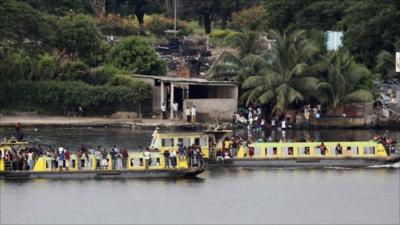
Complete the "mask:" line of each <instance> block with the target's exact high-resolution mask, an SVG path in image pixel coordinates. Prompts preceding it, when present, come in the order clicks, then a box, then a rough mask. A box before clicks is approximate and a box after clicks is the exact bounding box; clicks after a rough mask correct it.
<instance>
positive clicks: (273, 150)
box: [272, 147, 278, 155]
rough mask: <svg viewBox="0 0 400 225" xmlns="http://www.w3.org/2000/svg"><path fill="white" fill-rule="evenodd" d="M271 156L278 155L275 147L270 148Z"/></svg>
mask: <svg viewBox="0 0 400 225" xmlns="http://www.w3.org/2000/svg"><path fill="white" fill-rule="evenodd" d="M272 154H273V155H278V148H277V147H273V148H272Z"/></svg>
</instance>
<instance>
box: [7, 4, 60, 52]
mask: <svg viewBox="0 0 400 225" xmlns="http://www.w3.org/2000/svg"><path fill="white" fill-rule="evenodd" d="M0 21H1V23H0V48H1V47H2V45H3V44H4V42H12V43H13V44H14V43H15V44H17V45H19V46H21V45H23V44H24V41H25V42H26V41H29V42H31V45H39V43H40V44H43V45H46V44H48V43H51V42H52V36H53V30H52V27H51V26H50V25H49V23H48V21H47V18H46V17H45V15H43V14H41V13H40V12H38V11H36V10H35V9H33V8H32V7H31V6H29V5H28V4H26V3H24V2H20V1H15V0H2V1H0Z"/></svg>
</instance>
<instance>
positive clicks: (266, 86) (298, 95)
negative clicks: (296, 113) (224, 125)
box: [241, 30, 319, 115]
mask: <svg viewBox="0 0 400 225" xmlns="http://www.w3.org/2000/svg"><path fill="white" fill-rule="evenodd" d="M270 34H271V37H272V38H273V39H275V40H276V42H275V43H274V47H273V48H272V49H271V51H270V52H268V54H267V55H266V56H265V57H266V61H267V63H265V64H263V65H264V68H262V70H260V73H259V74H256V75H255V76H250V77H248V78H246V80H245V81H244V83H243V85H242V86H243V88H244V89H245V90H246V91H245V92H244V94H243V95H242V96H241V99H242V100H244V101H245V102H246V105H250V104H272V105H273V107H272V108H273V110H272V112H273V114H275V115H280V114H282V113H285V112H286V110H287V108H288V107H289V105H291V104H294V103H296V102H299V101H303V100H304V99H305V94H308V93H310V92H312V90H313V88H314V86H315V85H316V84H317V82H318V79H317V78H315V77H314V76H312V73H311V72H309V70H310V61H311V59H312V58H313V57H314V56H315V55H316V54H318V53H319V48H318V45H317V44H315V42H314V41H313V40H310V39H309V38H307V34H306V32H305V31H301V30H299V31H295V32H291V33H288V34H287V33H283V34H280V33H277V32H270Z"/></svg>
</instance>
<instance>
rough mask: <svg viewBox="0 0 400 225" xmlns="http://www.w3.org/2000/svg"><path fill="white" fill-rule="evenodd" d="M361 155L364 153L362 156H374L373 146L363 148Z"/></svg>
mask: <svg viewBox="0 0 400 225" xmlns="http://www.w3.org/2000/svg"><path fill="white" fill-rule="evenodd" d="M363 153H364V155H375V147H374V146H364V147H363Z"/></svg>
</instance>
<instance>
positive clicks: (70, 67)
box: [57, 60, 90, 81]
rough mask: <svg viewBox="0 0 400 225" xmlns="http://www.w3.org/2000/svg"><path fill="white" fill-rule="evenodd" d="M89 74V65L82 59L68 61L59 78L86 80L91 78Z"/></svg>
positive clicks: (62, 79)
mask: <svg viewBox="0 0 400 225" xmlns="http://www.w3.org/2000/svg"><path fill="white" fill-rule="evenodd" d="M89 75H90V74H89V66H88V65H86V64H85V63H84V62H82V61H80V60H77V61H68V63H67V64H66V65H65V66H64V68H63V72H62V73H60V75H59V77H58V78H57V79H58V80H61V81H78V80H81V81H86V80H87V79H89V78H88V76H89Z"/></svg>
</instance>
